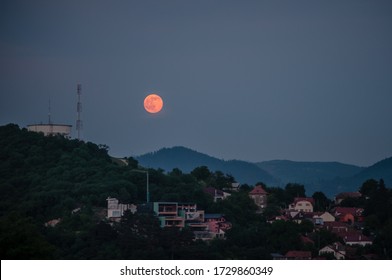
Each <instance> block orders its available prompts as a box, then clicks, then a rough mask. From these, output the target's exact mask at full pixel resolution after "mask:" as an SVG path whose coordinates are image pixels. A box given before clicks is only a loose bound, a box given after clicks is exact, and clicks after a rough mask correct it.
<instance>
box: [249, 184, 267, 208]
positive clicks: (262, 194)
mask: <svg viewBox="0 0 392 280" xmlns="http://www.w3.org/2000/svg"><path fill="white" fill-rule="evenodd" d="M267 196H268V193H267V192H266V191H265V190H264V188H263V187H262V186H260V185H257V186H256V187H254V188H253V190H251V191H250V192H249V197H250V198H251V199H253V201H254V202H255V204H256V206H257V207H258V210H257V212H263V210H264V208H265V207H267Z"/></svg>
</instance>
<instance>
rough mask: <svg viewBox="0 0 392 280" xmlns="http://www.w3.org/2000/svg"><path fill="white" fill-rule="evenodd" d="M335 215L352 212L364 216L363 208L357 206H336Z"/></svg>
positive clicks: (354, 214) (357, 215)
mask: <svg viewBox="0 0 392 280" xmlns="http://www.w3.org/2000/svg"><path fill="white" fill-rule="evenodd" d="M333 213H334V214H335V216H341V215H347V214H351V215H353V216H356V217H360V216H362V213H363V208H356V207H336V208H335V209H334V210H333Z"/></svg>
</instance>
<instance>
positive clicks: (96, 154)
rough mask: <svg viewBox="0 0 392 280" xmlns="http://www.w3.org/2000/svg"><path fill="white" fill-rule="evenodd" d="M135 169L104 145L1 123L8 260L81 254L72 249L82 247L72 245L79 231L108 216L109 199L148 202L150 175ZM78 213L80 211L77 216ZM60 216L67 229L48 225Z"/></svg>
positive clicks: (0, 219)
mask: <svg viewBox="0 0 392 280" xmlns="http://www.w3.org/2000/svg"><path fill="white" fill-rule="evenodd" d="M131 168H132V166H119V165H117V164H115V163H113V162H112V160H111V158H110V156H109V155H108V153H107V147H106V146H104V145H96V144H93V143H90V142H87V143H85V142H83V141H78V140H69V139H65V138H63V137H45V136H44V135H43V134H39V133H35V132H28V131H27V130H26V129H20V128H19V127H18V126H17V125H14V124H9V125H6V126H1V127H0V233H1V234H0V248H1V250H0V251H2V252H1V256H2V259H3V257H5V258H26V259H30V258H36V259H37V258H57V257H58V258H75V257H76V255H75V254H74V252H70V251H69V250H77V248H76V247H75V248H73V249H72V248H71V247H72V246H71V245H75V244H76V243H77V242H78V241H77V239H78V238H80V237H81V236H82V235H75V232H79V233H84V234H88V232H89V230H91V228H92V226H93V225H95V224H96V222H97V221H98V220H99V219H100V218H102V217H103V216H105V213H104V212H103V210H104V208H103V207H106V199H107V197H109V196H112V197H118V198H120V199H122V200H123V201H124V202H127V203H129V202H131V201H132V202H134V203H136V202H140V201H144V199H145V197H146V195H145V187H144V186H145V176H144V174H139V173H134V172H132V173H131V172H129V170H130V169H131ZM152 178H154V175H153V176H152ZM75 209H76V210H75ZM73 211H74V212H75V211H78V215H73V216H72V215H71V213H72V212H73ZM59 218H61V219H62V221H63V222H62V224H63V228H62V231H58V232H55V233H54V232H50V231H49V232H48V229H45V228H43V225H44V224H45V222H48V221H50V220H52V219H59ZM80 242H81V241H80ZM75 246H76V245H75ZM4 254H5V255H4ZM69 254H71V255H70V256H69ZM67 256H68V257H67ZM76 258H77V257H76ZM86 258H88V257H86Z"/></svg>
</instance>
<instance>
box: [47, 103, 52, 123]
mask: <svg viewBox="0 0 392 280" xmlns="http://www.w3.org/2000/svg"><path fill="white" fill-rule="evenodd" d="M50 105H51V104H50V97H49V106H48V124H52V118H51V117H52V112H51V108H50V107H51V106H50Z"/></svg>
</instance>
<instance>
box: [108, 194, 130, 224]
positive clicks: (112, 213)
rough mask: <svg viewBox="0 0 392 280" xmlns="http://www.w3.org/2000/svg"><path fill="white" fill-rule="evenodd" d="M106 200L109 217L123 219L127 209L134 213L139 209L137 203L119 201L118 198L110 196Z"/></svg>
mask: <svg viewBox="0 0 392 280" xmlns="http://www.w3.org/2000/svg"><path fill="white" fill-rule="evenodd" d="M106 200H107V202H108V209H107V218H108V219H111V220H119V219H121V217H122V216H123V215H124V212H125V211H127V210H130V211H131V212H132V213H135V212H136V210H137V207H136V205H134V204H122V203H119V201H118V199H117V198H111V197H108V198H107V199H106Z"/></svg>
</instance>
